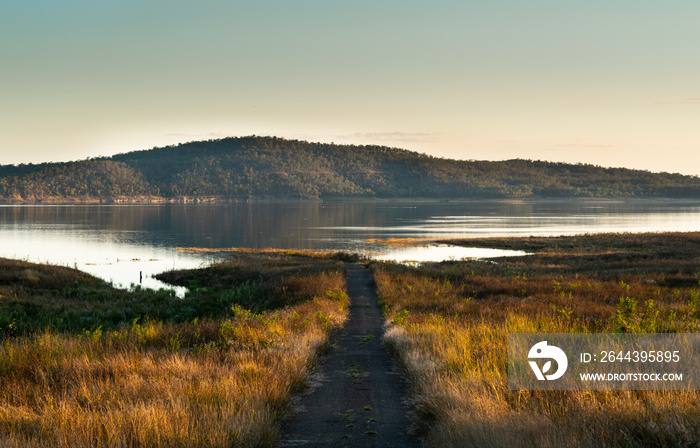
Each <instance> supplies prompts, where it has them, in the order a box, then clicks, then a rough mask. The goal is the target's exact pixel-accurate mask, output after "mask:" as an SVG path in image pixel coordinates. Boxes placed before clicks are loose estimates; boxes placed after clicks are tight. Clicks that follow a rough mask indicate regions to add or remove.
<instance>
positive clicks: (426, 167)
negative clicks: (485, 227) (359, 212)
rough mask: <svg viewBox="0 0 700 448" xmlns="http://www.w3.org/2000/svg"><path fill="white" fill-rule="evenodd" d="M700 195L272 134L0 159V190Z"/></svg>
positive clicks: (644, 182)
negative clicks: (42, 159) (22, 161)
mask: <svg viewBox="0 0 700 448" xmlns="http://www.w3.org/2000/svg"><path fill="white" fill-rule="evenodd" d="M144 196H147V197H152V198H164V199H173V198H182V197H209V198H222V199H232V198H233V199H235V198H248V197H268V198H322V199H323V198H325V199H330V198H349V197H378V198H391V197H404V198H528V197H559V198H566V197H576V198H611V197H622V198H631V197H641V198H652V197H671V198H700V178H698V177H697V176H685V175H680V174H669V173H652V172H649V171H642V170H632V169H626V168H602V167H599V166H594V165H584V164H575V165H574V164H565V163H553V162H542V161H531V160H519V159H518V160H507V161H499V162H491V161H473V160H471V161H467V160H451V159H444V158H439V157H432V156H428V155H425V154H420V153H417V152H412V151H407V150H403V149H398V148H389V147H384V146H357V145H336V144H324V143H310V142H305V141H299V140H286V139H282V138H276V137H256V136H251V137H239V138H225V139H220V140H207V141H196V142H189V143H183V144H180V145H176V146H166V147H162V148H153V149H150V150H144V151H135V152H129V153H125V154H119V155H116V156H113V157H109V158H99V159H90V160H83V161H78V162H68V163H47V164H37V165H31V164H30V165H19V166H12V165H6V166H0V200H4V201H26V202H31V201H43V200H61V199H72V200H80V199H85V198H93V199H94V198H98V199H105V198H119V197H120V198H129V197H144Z"/></svg>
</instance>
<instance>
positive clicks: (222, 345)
mask: <svg viewBox="0 0 700 448" xmlns="http://www.w3.org/2000/svg"><path fill="white" fill-rule="evenodd" d="M270 263H271V262H270ZM305 263H308V260H307V261H306V262H305ZM271 264H272V263H271ZM334 266H335V268H336V269H335V270H331V269H329V268H330V266H325V267H324V268H323V269H319V270H318V272H314V273H307V274H303V273H302V274H299V270H298V269H297V270H290V271H289V272H288V275H281V276H279V277H278V279H279V284H278V287H279V288H278V289H274V288H273V289H272V291H277V292H279V291H286V292H287V294H288V295H289V296H290V297H294V301H293V302H294V303H293V304H290V305H285V306H282V307H278V308H274V309H269V310H265V311H260V312H253V311H250V310H249V309H246V308H244V307H242V306H241V305H239V304H236V303H234V304H233V305H230V306H229V307H228V310H226V312H221V313H220V314H219V315H218V316H203V317H195V318H193V319H189V320H177V319H169V320H168V319H165V320H164V319H159V318H153V317H151V318H148V317H143V318H139V319H135V320H133V321H131V322H129V323H124V322H122V323H121V324H119V325H115V326H113V327H112V328H103V327H91V328H84V329H82V330H80V331H78V330H76V329H75V328H73V329H72V331H62V332H59V331H58V330H56V329H55V328H50V327H49V328H46V329H41V330H34V331H27V332H24V333H23V334H21V335H16V336H12V335H9V334H6V335H5V337H4V338H3V339H2V345H1V346H0V383H1V384H2V386H3V387H2V388H0V445H1V446H3V447H78V448H81V447H86V448H87V447H105V448H107V447H109V448H112V447H115V448H116V447H134V446H139V447H214V446H216V447H220V446H246V447H248V446H251V447H265V446H275V445H276V444H277V442H278V440H277V437H278V434H277V424H278V421H279V419H280V417H281V415H282V413H283V412H284V409H285V407H286V405H287V402H288V400H289V397H290V394H292V393H293V392H295V391H299V390H300V389H301V388H303V387H304V385H305V384H306V380H307V376H308V374H309V372H310V369H311V367H312V366H313V364H314V360H315V358H316V356H317V354H318V352H319V350H321V349H322V347H323V346H324V344H325V343H326V341H327V338H328V335H329V333H330V331H332V329H334V328H338V327H339V326H341V325H342V324H343V322H344V320H345V318H346V310H347V305H348V299H347V295H346V294H345V280H344V273H343V270H342V268H341V269H337V268H338V265H334ZM277 267H279V266H277ZM31 268H32V269H33V270H36V271H37V272H40V273H41V272H42V271H43V270H44V267H43V266H42V265H33V266H31ZM46 269H48V270H53V269H54V268H53V267H46ZM270 269H272V268H270ZM75 275H79V274H77V273H76V274H75ZM261 275H262V277H263V279H264V278H266V277H265V276H266V274H265V270H262V271H261ZM6 280H7V279H6ZM15 280H16V278H15ZM40 283H41V282H39V283H38V285H40ZM239 286H240V285H239ZM3 288H5V289H4V290H12V288H19V289H20V290H21V293H22V297H23V298H24V300H31V298H32V297H31V291H28V290H26V289H22V288H21V287H19V286H18V283H17V282H14V283H11V284H8V282H7V281H6V283H5V284H3ZM235 288H236V287H235V286H232V285H229V287H228V289H229V291H231V290H233V289H235ZM221 289H225V288H224V287H221ZM140 294H142V293H138V294H137V295H136V297H139V296H140ZM234 295H235V294H234ZM239 296H240V294H239ZM0 300H2V299H0ZM166 305H167V302H166Z"/></svg>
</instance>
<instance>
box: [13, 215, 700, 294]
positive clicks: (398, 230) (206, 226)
mask: <svg viewBox="0 0 700 448" xmlns="http://www.w3.org/2000/svg"><path fill="white" fill-rule="evenodd" d="M699 204H700V203H697V202H696V203H685V204H681V203H675V202H663V201H647V202H599V201H596V202H586V201H575V202H566V201H559V202H556V201H528V202H499V201H473V202H439V201H435V202H422V203H406V202H404V203H400V202H381V201H342V202H327V203H316V202H306V203H281V204H271V203H270V204H226V205H89V206H85V205H67V206H0V256H4V257H12V258H22V259H28V260H31V261H47V262H50V263H56V264H63V265H68V266H77V267H78V268H79V269H82V270H85V271H87V272H90V273H93V274H95V275H98V276H100V277H101V278H104V279H106V280H107V281H113V282H114V283H116V284H121V285H123V286H128V285H129V284H131V283H138V281H139V278H140V276H139V273H141V272H143V281H144V283H143V284H144V286H149V287H159V286H163V285H162V284H159V283H158V282H156V281H155V280H153V279H151V278H150V275H151V274H154V273H157V272H161V271H163V270H167V269H179V268H189V267H197V266H200V265H201V264H202V263H204V262H206V261H207V260H209V259H210V258H205V257H204V256H201V255H195V254H185V253H180V252H178V251H177V249H176V248H177V247H205V248H226V247H249V248H266V247H276V248H300V249H333V250H346V251H353V252H360V253H365V254H385V255H387V256H391V257H395V256H396V255H391V253H390V252H388V251H387V248H386V247H383V246H381V245H379V244H378V243H373V242H369V241H367V240H368V239H377V238H391V237H399V238H401V237H404V238H405V237H414V238H463V237H488V236H509V235H512V236H518V235H564V234H568V235H570V234H578V233H593V232H623V231H630V232H638V231H690V230H700V206H699ZM443 249H444V248H441V249H440V250H438V248H434V247H433V248H430V249H427V250H424V249H418V250H421V251H423V252H426V253H427V252H430V253H432V254H434V255H435V257H437V258H440V259H449V258H451V257H455V259H459V258H462V257H463V254H464V252H459V253H457V252H442V250H443ZM450 250H458V251H463V250H465V249H463V248H460V249H450ZM408 256H409V257H414V258H416V259H417V258H418V257H419V254H417V253H416V254H414V255H408ZM422 256H423V255H421V257H422ZM443 256H444V258H441V257H443ZM466 256H473V255H466ZM476 256H479V255H476ZM431 257H432V255H431Z"/></svg>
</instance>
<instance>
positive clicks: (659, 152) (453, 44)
mask: <svg viewBox="0 0 700 448" xmlns="http://www.w3.org/2000/svg"><path fill="white" fill-rule="evenodd" d="M0 11H1V13H0V164H6V163H21V162H41V161H48V160H75V159H80V158H86V157H91V156H98V155H110V154H114V153H117V152H127V151H131V150H137V149H145V148H150V147H153V146H159V145H164V144H171V143H178V142H184V141H190V140H199V139H208V138H218V137H224V136H228V135H250V134H257V135H278V136H284V137H289V138H300V139H304V140H311V141H327V142H330V141H334V142H336V143H358V144H359V143H376V144H386V145H390V146H399V147H403V148H407V149H412V150H416V151H420V152H425V153H429V154H433V155H438V156H444V157H451V158H459V159H491V160H502V159H509V158H527V159H542V160H553V161H567V162H585V163H594V164H599V165H603V166H627V167H633V168H643V169H648V170H652V171H672V172H682V173H686V174H700V58H699V57H698V43H700V26H699V25H698V24H699V23H700V2H697V1H673V0H666V1H661V0H658V1H648V0H636V1H628V0H607V1H599V0H589V1H585V2H583V1H579V0H577V1H569V0H557V1H554V0H552V1H538V0H534V1H529V2H525V1H522V0H518V1H514V0H492V1H488V2H486V1H483V2H471V1H464V0H462V1H440V0H436V1H433V2H425V1H420V2H419V1H412V0H404V1H401V2H398V1H392V2H388V1H381V0H374V1H364V0H354V1H352V2H350V1H328V0H325V1H311V0H298V1H296V0H285V1H272V0H259V1H256V2H239V1H231V0H228V1H219V0H217V1H214V0H212V1H208V0H202V1H193V0H187V1H185V0H168V1H164V0H139V1H133V0H120V1H116V0H115V1H107V0H89V1H88V0H84V1H75V0H66V1H63V2H57V1H46V0H24V1H21V2H8V1H5V2H3V4H2V7H1V8H0Z"/></svg>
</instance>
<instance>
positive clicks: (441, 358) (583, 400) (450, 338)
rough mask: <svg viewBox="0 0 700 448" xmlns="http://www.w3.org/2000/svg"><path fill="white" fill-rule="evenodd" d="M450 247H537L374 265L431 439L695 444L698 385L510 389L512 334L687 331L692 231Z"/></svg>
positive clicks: (697, 250)
mask: <svg viewBox="0 0 700 448" xmlns="http://www.w3.org/2000/svg"><path fill="white" fill-rule="evenodd" d="M450 242H452V243H453V244H454V243H457V244H464V245H468V246H470V247H493V248H507V249H518V250H526V251H528V252H534V254H533V255H530V256H526V257H515V258H503V259H500V260H498V262H496V263H494V262H480V261H455V262H443V263H435V264H426V265H423V266H420V267H410V266H402V265H395V264H385V263H376V264H374V265H373V270H374V275H375V281H376V284H377V288H378V292H379V297H380V300H381V301H382V302H383V306H384V310H385V313H386V316H387V319H388V321H389V322H391V326H390V328H389V330H388V332H387V335H386V341H387V342H388V343H389V344H390V345H391V346H392V347H393V348H394V350H395V352H396V353H397V355H398V357H399V358H400V360H401V362H402V364H403V366H404V368H405V371H406V373H407V375H408V377H409V379H410V381H411V384H412V385H413V386H412V387H413V392H412V400H413V401H414V402H415V412H416V417H417V421H416V423H417V428H418V430H419V431H420V433H421V434H422V435H424V436H425V437H426V438H427V445H428V446H430V447H462V446H492V447H509V446H531V447H541V446H550V447H559V446H572V447H579V446H590V447H603V446H625V447H647V446H660V447H664V446H667V447H679V446H694V444H695V443H697V440H698V438H700V423H699V422H700V394H699V393H698V392H697V391H664V392H655V391H512V390H509V389H508V384H507V371H506V366H507V334H508V333H509V332H521V333H530V332H537V333H547V332H549V333H566V332H651V333H654V332H696V331H698V328H699V327H700V298H699V294H700V284H699V282H700V233H668V234H600V235H582V236H572V237H554V238H539V237H538V238H534V237H530V238H488V239H476V240H461V241H455V240H451V241H450Z"/></svg>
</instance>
